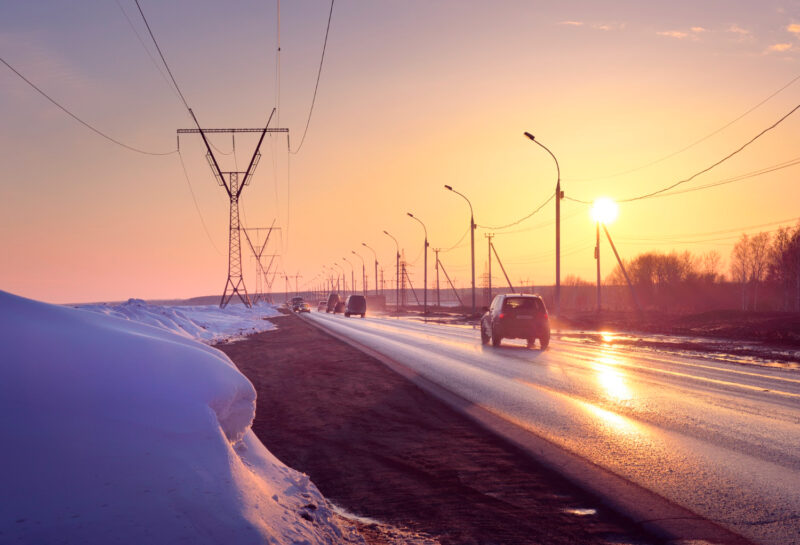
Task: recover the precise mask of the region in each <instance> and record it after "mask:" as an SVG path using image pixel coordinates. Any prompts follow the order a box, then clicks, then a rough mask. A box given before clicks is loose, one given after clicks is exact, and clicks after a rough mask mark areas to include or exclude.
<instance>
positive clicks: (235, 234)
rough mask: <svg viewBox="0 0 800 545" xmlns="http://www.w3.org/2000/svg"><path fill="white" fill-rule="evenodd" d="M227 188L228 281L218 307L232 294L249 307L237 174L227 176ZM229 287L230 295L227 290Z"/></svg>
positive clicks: (222, 305)
mask: <svg viewBox="0 0 800 545" xmlns="http://www.w3.org/2000/svg"><path fill="white" fill-rule="evenodd" d="M228 186H229V187H230V197H231V213H230V232H229V234H228V281H227V282H225V289H224V290H223V291H222V299H221V300H220V303H219V306H221V307H223V308H224V307H226V306H227V305H228V303H229V302H230V300H231V298H232V297H233V296H234V294H236V295H238V296H239V299H240V300H241V301H242V303H244V304H245V306H247V307H249V306H251V303H250V297H248V295H247V288H246V287H245V285H244V278H243V277H242V242H241V237H240V235H241V232H240V229H241V227H240V225H239V173H238V172H231V173H229V174H228ZM229 287H230V290H231V291H230V293H228V288H229Z"/></svg>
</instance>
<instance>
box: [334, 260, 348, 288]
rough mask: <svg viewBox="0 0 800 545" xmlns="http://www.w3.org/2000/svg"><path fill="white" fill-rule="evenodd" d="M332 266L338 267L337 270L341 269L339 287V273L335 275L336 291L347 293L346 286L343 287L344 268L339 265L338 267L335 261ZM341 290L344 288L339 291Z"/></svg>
mask: <svg viewBox="0 0 800 545" xmlns="http://www.w3.org/2000/svg"><path fill="white" fill-rule="evenodd" d="M333 265H334V266H336V267H339V269H341V271H342V286H339V273H338V271H337V273H336V291H337V292H342V293H343V292H345V291H347V285H345V276H344V275H345V272H344V267H342V266H341V265H339V264H338V263H336V262H335V261H334V262H333ZM341 288H344V289H341Z"/></svg>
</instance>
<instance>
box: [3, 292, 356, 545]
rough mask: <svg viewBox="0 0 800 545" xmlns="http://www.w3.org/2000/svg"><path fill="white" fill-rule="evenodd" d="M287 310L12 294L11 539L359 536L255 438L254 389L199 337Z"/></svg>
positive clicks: (8, 337) (258, 326) (6, 536)
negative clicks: (69, 303) (73, 303)
mask: <svg viewBox="0 0 800 545" xmlns="http://www.w3.org/2000/svg"><path fill="white" fill-rule="evenodd" d="M274 312H275V310H274V309H273V308H272V307H268V306H264V307H259V308H257V309H254V310H253V311H249V310H247V309H244V308H242V307H236V306H232V307H229V310H226V311H219V309H217V308H216V307H160V306H151V305H147V304H146V303H143V302H141V301H136V300H131V301H129V302H128V303H125V304H122V305H117V306H105V305H90V306H84V307H82V308H78V309H76V308H68V307H63V306H56V305H50V304H45V303H39V302H36V301H32V300H29V299H24V298H21V297H17V296H14V295H11V294H9V293H6V292H2V291H0V344H1V348H0V350H2V351H1V352H0V353H1V354H2V360H1V363H0V434H2V435H0V436H1V437H2V447H0V489H2V498H3V500H2V501H0V543H29V544H43V543H80V544H90V543H97V544H104V545H105V544H114V543H120V544H142V543H164V544H176V543H192V544H202V543H236V544H237V545H241V544H248V543H253V544H255V543H259V544H260V543H271V544H284V543H285V544H288V543H308V544H318V543H349V542H356V543H358V542H361V538H360V537H359V536H358V535H356V534H355V533H354V532H353V531H352V530H351V529H350V528H349V527H346V526H343V525H340V524H339V522H338V521H339V520H340V519H338V518H336V517H335V516H334V515H333V512H332V510H331V508H330V506H329V504H328V503H327V502H326V501H325V499H324V498H323V497H322V496H321V494H320V493H319V491H318V490H317V489H316V487H315V486H314V484H313V483H311V482H310V481H309V479H308V477H307V476H305V475H303V474H301V473H298V472H296V471H294V470H292V469H290V468H288V467H286V466H284V465H283V464H282V463H281V462H280V461H278V460H277V459H276V458H274V457H273V456H272V455H271V454H270V453H269V451H267V449H266V448H265V447H264V446H263V445H262V444H261V443H260V441H259V440H258V439H257V438H256V437H255V435H254V434H253V432H252V430H251V428H250V425H251V423H252V420H253V417H254V413H255V395H256V394H255V390H254V389H253V386H252V385H251V384H250V382H249V381H248V380H247V379H246V378H245V377H244V376H243V375H242V374H241V373H240V372H239V371H238V370H237V369H236V368H235V366H234V365H233V364H232V363H231V361H230V360H229V359H228V358H227V357H226V356H225V355H224V354H222V353H221V352H219V351H218V350H216V349H214V348H211V347H209V346H206V345H205V344H201V342H198V340H200V341H203V342H206V343H209V342H213V341H215V340H220V339H223V338H226V337H230V336H240V335H242V334H243V333H246V332H250V331H255V330H264V329H269V328H270V327H271V324H270V323H269V322H267V321H265V320H263V319H262V317H263V316H268V315H271V314H272V313H274Z"/></svg>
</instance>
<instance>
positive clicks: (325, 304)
mask: <svg viewBox="0 0 800 545" xmlns="http://www.w3.org/2000/svg"><path fill="white" fill-rule="evenodd" d="M327 308H328V302H327V301H320V302H319V303H318V304H317V311H319V312H322V311H323V310H325V309H327Z"/></svg>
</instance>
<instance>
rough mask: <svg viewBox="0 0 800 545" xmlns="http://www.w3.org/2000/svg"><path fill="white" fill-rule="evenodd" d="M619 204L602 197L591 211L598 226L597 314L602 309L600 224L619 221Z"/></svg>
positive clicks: (596, 254)
mask: <svg viewBox="0 0 800 545" xmlns="http://www.w3.org/2000/svg"><path fill="white" fill-rule="evenodd" d="M618 211H619V209H618V208H617V203H615V202H614V201H613V200H611V199H609V198H608V197H600V198H599V199H597V200H595V201H594V204H593V205H592V209H591V211H590V213H591V216H592V219H593V220H594V221H595V226H596V235H597V236H596V245H595V247H594V258H595V259H596V260H597V312H600V309H601V308H602V299H601V297H600V224H601V223H602V224H603V226H605V225H608V224H609V223H611V222H612V221H614V220H615V219H617V212H618Z"/></svg>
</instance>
